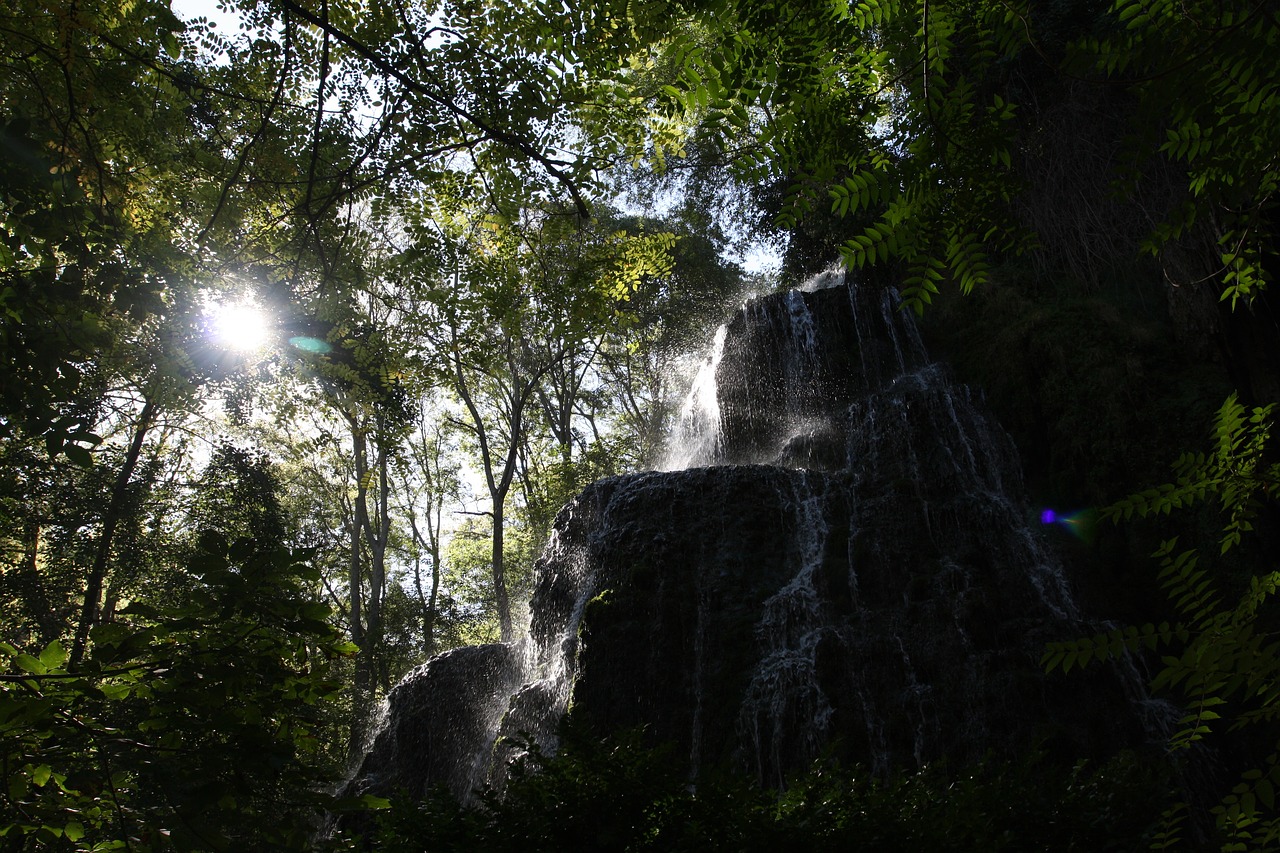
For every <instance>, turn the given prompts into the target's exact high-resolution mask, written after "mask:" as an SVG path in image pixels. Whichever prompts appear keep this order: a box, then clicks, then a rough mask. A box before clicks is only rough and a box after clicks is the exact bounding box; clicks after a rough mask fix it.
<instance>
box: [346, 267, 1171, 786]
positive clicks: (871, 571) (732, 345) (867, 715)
mask: <svg viewBox="0 0 1280 853" xmlns="http://www.w3.org/2000/svg"><path fill="white" fill-rule="evenodd" d="M662 467H663V468H664V470H661V471H650V472H641V473H637V474H630V475H624V476H620V477H612V478H608V479H606V480H602V481H600V482H597V483H595V484H593V485H592V486H590V487H588V488H587V489H586V490H585V491H584V492H583V493H582V494H581V495H579V496H578V497H577V498H575V499H574V500H573V501H571V502H570V503H569V504H568V505H567V506H566V507H565V508H564V509H563V510H562V511H561V513H560V514H559V516H558V517H557V519H556V522H555V526H554V527H555V532H554V534H553V537H552V540H551V542H550V543H549V545H548V546H547V548H546V550H545V551H544V552H543V555H542V557H541V558H540V559H539V560H538V563H537V567H536V572H537V577H536V585H535V590H534V594H533V599H532V601H531V603H530V624H529V635H528V639H527V640H526V641H525V642H524V644H522V645H520V646H518V647H507V646H486V647H479V649H478V650H455V651H454V652H450V653H446V654H445V655H442V656H440V657H437V658H435V659H433V660H432V661H431V662H430V663H428V664H426V665H425V666H424V667H423V668H421V669H420V670H419V671H417V672H416V673H415V674H414V675H413V676H412V677H411V678H410V679H408V680H407V681H406V682H405V683H403V684H402V685H400V686H399V687H397V688H396V690H395V691H394V692H393V694H392V697H391V702H390V710H389V717H390V720H389V722H388V724H387V726H386V727H385V729H384V730H383V732H382V733H381V734H380V735H379V739H378V742H377V743H375V745H374V747H373V749H372V751H371V752H370V754H369V757H368V759H367V760H366V762H365V766H364V768H362V771H361V775H360V776H359V780H358V781H360V784H362V785H364V787H365V788H366V789H369V790H379V789H381V790H388V788H389V786H392V785H394V784H399V785H400V786H401V787H405V788H408V789H409V790H410V792H411V793H413V792H415V791H416V792H421V791H422V790H424V786H426V785H428V784H431V783H433V782H441V781H443V782H445V783H446V784H449V785H450V786H451V787H452V788H453V790H454V791H455V793H456V794H458V796H460V797H465V796H467V794H468V793H469V792H470V791H471V790H472V789H474V788H475V787H476V786H478V785H489V786H491V787H494V788H501V787H502V784H503V780H504V778H505V768H506V766H507V764H508V763H509V762H510V761H511V760H512V759H513V758H515V757H518V755H519V747H513V746H511V745H510V743H509V740H508V739H509V738H511V737H513V736H515V735H518V734H519V735H521V736H522V737H528V738H531V739H532V740H533V741H534V742H535V743H537V744H538V745H539V747H540V748H541V749H542V750H543V751H544V752H548V753H550V752H554V750H555V749H556V747H557V745H558V734H559V727H560V726H561V724H562V722H566V723H567V724H568V725H572V726H574V727H576V728H577V729H579V730H580V731H583V732H587V733H590V734H592V735H593V736H601V737H604V736H607V735H608V734H610V733H614V732H620V731H625V730H630V729H640V730H643V731H644V732H645V735H646V737H648V738H650V739H651V740H652V741H653V742H655V743H666V744H674V745H675V746H676V748H677V752H678V754H681V755H683V756H687V763H688V769H689V775H690V777H691V778H695V779H696V777H697V775H698V773H699V771H700V768H703V767H719V768H726V767H731V768H737V769H738V770H740V771H742V772H746V773H750V774H753V775H754V776H755V777H756V778H758V779H759V781H760V782H761V783H762V784H765V785H770V786H775V787H782V786H784V785H785V784H786V780H787V779H788V778H789V777H791V776H792V775H793V774H795V773H798V772H802V771H803V770H804V769H806V768H807V767H808V766H809V765H810V764H811V762H813V761H814V760H816V759H818V758H819V757H821V756H831V757H835V758H839V759H841V760H845V761H848V762H856V763H861V764H863V765H864V766H867V767H869V768H871V769H872V770H873V771H874V772H876V773H880V774H888V773H890V772H893V771H896V770H911V769H916V768H919V767H923V766H924V765H926V764H929V763H932V762H936V761H944V760H945V761H950V762H955V763H957V764H964V763H966V762H976V761H979V760H982V759H983V758H984V757H987V756H989V755H991V754H996V755H1004V756H1008V757H1012V756H1016V755H1019V754H1020V753H1021V752H1022V751H1025V750H1027V749H1031V748H1044V747H1045V745H1046V744H1049V745H1052V747H1053V748H1054V749H1058V750H1060V751H1062V752H1063V753H1064V754H1068V755H1072V756H1074V757H1087V756H1093V755H1106V754H1110V752H1111V751H1113V750H1114V749H1117V748H1120V747H1122V746H1129V745H1134V744H1141V743H1143V742H1145V741H1147V740H1149V739H1151V738H1152V737H1153V735H1152V733H1150V732H1149V731H1147V730H1145V729H1144V728H1143V722H1142V720H1141V719H1140V717H1141V716H1142V715H1141V714H1140V713H1138V712H1136V711H1135V702H1134V701H1133V696H1134V695H1136V694H1135V687H1134V683H1133V678H1132V677H1131V676H1130V675H1126V674H1125V673H1118V672H1116V671H1113V670H1106V669H1104V668H1098V669H1096V670H1093V671H1090V672H1088V673H1086V675H1085V676H1084V678H1083V680H1073V681H1071V682H1067V681H1066V680H1064V679H1056V680H1055V679H1051V678H1048V677H1046V676H1045V674H1044V673H1043V672H1042V671H1041V669H1040V667H1039V665H1038V659H1039V656H1040V652H1041V650H1042V649H1043V648H1044V644H1045V642H1046V641H1049V640H1060V639H1068V638H1074V637H1077V636H1080V635H1082V634H1085V633H1088V632H1089V627H1088V625H1087V623H1086V621H1085V617H1084V615H1083V614H1082V613H1081V612H1080V607H1079V605H1078V604H1077V603H1076V601H1075V599H1074V597H1073V594H1072V588H1071V586H1072V585H1071V583H1070V581H1069V579H1068V578H1067V577H1066V575H1065V574H1064V572H1063V569H1062V567H1061V565H1060V564H1059V561H1057V560H1056V559H1055V558H1054V556H1053V555H1052V554H1051V553H1050V552H1049V551H1048V550H1047V549H1046V547H1045V545H1044V543H1043V542H1042V540H1041V536H1042V533H1041V531H1039V530H1038V528H1037V527H1036V526H1034V524H1033V514H1032V512H1031V510H1030V508H1029V506H1028V505H1027V502H1026V499H1025V496H1024V495H1023V494H1022V492H1021V475H1020V472H1019V466H1018V460H1017V456H1016V453H1015V451H1014V448H1013V446H1012V443H1011V442H1010V440H1009V438H1008V436H1007V435H1006V434H1005V433H1004V432H1003V430H1001V429H1000V428H999V427H998V426H997V425H996V424H995V423H994V422H993V421H992V420H991V419H990V418H989V417H988V416H987V415H986V414H985V413H984V412H983V411H982V409H981V407H980V406H979V405H978V403H977V402H976V401H975V400H974V398H973V395H972V394H970V392H969V391H968V389H967V388H965V387H964V386H963V385H960V384H957V383H956V382H954V381H953V380H952V379H951V377H950V375H949V373H948V371H947V370H946V368H945V367H944V366H943V365H941V364H938V363H936V362H934V361H932V360H930V358H929V356H928V353H927V352H926V350H925V347H924V345H923V343H922V342H921V338H920V334H919V331H918V329H917V328H916V325H915V323H914V320H913V318H912V317H911V316H910V315H909V314H908V313H906V312H904V311H902V310H900V308H899V306H898V303H897V298H896V294H895V293H894V292H892V291H891V290H885V289H876V288H871V287H861V286H858V284H857V283H856V282H854V281H852V280H851V279H850V278H849V277H848V276H846V275H845V274H844V273H843V272H841V271H839V270H831V271H828V272H827V273H824V274H823V275H821V276H818V277H816V278H815V279H813V280H811V281H810V282H808V283H807V284H806V286H804V287H802V288H799V289H797V290H793V291H788V292H786V293H781V294H774V295H770V296H764V297H758V298H755V299H752V300H749V301H748V302H747V303H746V304H744V305H743V306H742V308H741V309H740V310H739V311H737V312H736V313H735V314H734V315H733V316H732V317H730V318H729V319H728V320H727V321H726V323H725V324H724V325H722V326H721V327H720V328H719V329H718V330H717V332H716V334H715V337H714V339H713V341H712V343H711V346H710V349H709V352H708V353H707V355H706V356H705V357H704V359H703V360H702V362H701V364H700V367H699V370H698V371H697V375H696V377H695V379H694V381H693V385H692V388H691V389H690V391H689V394H688V397H687V398H686V400H685V405H684V408H683V410H682V414H681V418H680V421H679V424H678V425H677V427H676V429H675V432H674V434H673V436H672V441H671V446H670V448H669V452H668V454H667V457H666V460H665V462H664V465H663V466H662ZM432 696H434V697H435V698H434V699H429V698H427V697H432ZM1148 716H1149V715H1148Z"/></svg>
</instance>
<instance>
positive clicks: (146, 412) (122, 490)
mask: <svg viewBox="0 0 1280 853" xmlns="http://www.w3.org/2000/svg"><path fill="white" fill-rule="evenodd" d="M155 417H156V401H155V398H154V397H151V396H148V397H145V398H144V403H143V405H142V412H141V413H139V415H138V422H137V423H136V424H135V425H134V428H133V440H132V441H131V442H130V443H129V450H128V452H126V453H125V457H124V464H123V465H121V466H120V473H119V474H118V475H117V476H116V481H115V485H113V486H112V488H111V495H110V497H109V498H108V500H107V508H106V511H105V512H104V513H103V515H102V532H101V533H100V534H99V535H98V547H97V549H96V551H95V553H94V557H93V566H92V567H91V568H90V569H89V576H88V577H87V578H86V579H85V589H84V604H83V606H82V607H81V610H80V623H79V624H78V625H77V626H76V634H75V639H74V640H73V641H72V643H71V655H70V658H69V663H68V666H69V667H70V668H72V669H74V668H76V667H77V666H79V665H80V662H81V661H82V660H83V659H84V654H85V650H86V649H87V648H88V646H89V631H90V630H91V629H92V628H93V626H94V625H95V624H96V623H97V621H98V613H99V609H100V607H101V604H102V588H103V584H104V583H105V581H106V577H107V568H108V567H109V565H110V562H111V545H112V540H113V539H114V537H115V532H116V527H117V525H119V523H120V516H121V515H122V514H123V512H124V506H125V498H126V494H127V492H128V490H129V481H130V480H131V479H133V472H134V470H135V469H136V468H137V467H138V457H139V456H140V455H142V444H143V442H144V441H145V440H146V437H147V433H148V432H149V431H150V430H151V427H152V425H153V424H154V422H155Z"/></svg>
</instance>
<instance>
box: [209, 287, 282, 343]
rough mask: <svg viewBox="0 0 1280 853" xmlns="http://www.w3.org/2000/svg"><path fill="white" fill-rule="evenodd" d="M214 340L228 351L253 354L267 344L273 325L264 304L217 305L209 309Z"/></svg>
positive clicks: (243, 301) (220, 303)
mask: <svg viewBox="0 0 1280 853" xmlns="http://www.w3.org/2000/svg"><path fill="white" fill-rule="evenodd" d="M209 320H210V324H209V325H210V329H211V331H212V334H213V339H214V341H215V342H216V343H217V344H218V345H219V346H223V347H226V348H227V349H234V350H238V351H240V352H252V351H254V350H259V349H262V348H263V347H265V346H266V345H267V341H268V339H269V338H270V336H271V322H270V319H269V318H268V317H267V313H266V311H264V310H263V309H262V307H261V306H260V305H257V304H256V303H254V302H251V301H248V300H242V301H239V302H215V303H213V304H211V305H210V306H209Z"/></svg>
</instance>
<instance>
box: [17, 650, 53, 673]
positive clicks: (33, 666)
mask: <svg viewBox="0 0 1280 853" xmlns="http://www.w3.org/2000/svg"><path fill="white" fill-rule="evenodd" d="M13 662H14V663H15V664H17V665H18V667H19V668H20V669H22V670H23V671H25V672H30V673H32V674H33V675H44V674H45V673H47V672H48V671H49V668H48V667H47V666H45V665H44V664H43V663H41V662H40V660H39V658H34V657H32V656H31V655H28V654H21V655H18V656H17V657H16V658H14V659H13Z"/></svg>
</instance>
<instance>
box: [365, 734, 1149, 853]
mask: <svg viewBox="0 0 1280 853" xmlns="http://www.w3.org/2000/svg"><path fill="white" fill-rule="evenodd" d="M522 762H523V763H522V764H520V765H517V767H516V769H515V770H516V772H515V776H514V778H513V779H512V781H510V782H509V783H508V784H507V787H506V789H505V795H504V796H503V797H502V798H499V797H497V796H495V795H493V794H488V795H485V796H484V797H483V798H482V801H481V803H480V804H479V805H478V806H475V807H463V806H460V805H458V804H457V803H456V802H455V801H453V800H452V799H451V798H450V797H449V796H448V795H447V794H444V793H441V794H437V795H435V796H432V797H429V798H428V799H427V800H426V801H425V802H422V803H413V802H409V801H405V800H400V801H396V802H394V803H393V805H392V807H391V809H390V810H389V811H387V812H386V813H384V814H382V815H381V816H380V830H379V832H378V834H377V835H376V841H375V843H374V845H373V846H374V849H377V850H379V851H384V853H420V851H433V852H434V853H443V851H464V850H466V851H470V850H494V851H506V850H511V851H516V850H521V851H539V850H547V851H552V850H555V851H566V850H583V851H587V850H592V851H598V850H609V851H623V850H626V851H648V850H652V851H673V850H689V851H692V850H734V851H761V852H762V853H763V851H770V850H779V849H783V850H813V851H827V850H830V851H836V850H881V851H896V850H900V851H909V850H946V851H991V850H1061V851H1068V850H1075V851H1086V850H1087V851H1103V850H1116V851H1120V850H1134V849H1137V847H1138V846H1139V845H1140V843H1141V841H1142V839H1143V838H1144V835H1145V833H1146V832H1147V831H1148V829H1149V828H1150V827H1151V825H1152V824H1153V822H1154V821H1155V819H1156V817H1157V816H1158V814H1159V812H1160V809H1161V808H1162V805H1163V802H1164V792H1165V783H1164V781H1163V780H1162V779H1161V778H1160V773H1159V772H1157V771H1154V770H1153V769H1152V768H1150V767H1147V766H1145V765H1144V764H1143V762H1141V761H1140V760H1138V759H1137V758H1136V757H1135V756H1133V755H1123V756H1119V757H1117V758H1116V759H1114V760H1113V761H1111V762H1109V763H1107V764H1105V765H1101V766H1086V765H1078V766H1075V767H1053V766H1051V765H1049V764H1048V763H1047V762H1044V761H1041V760H1039V759H1036V758H1029V759H1027V760H1026V761H1024V762H1021V763H1020V764H1018V765H1016V766H995V765H992V766H988V767H984V768H982V769H980V770H978V771H974V772H970V773H967V774H963V775H960V776H949V775H948V774H947V773H945V772H943V771H942V770H941V769H939V768H930V769H926V770H924V771H921V772H919V773H915V774H911V775H902V776H898V777H896V778H894V779H891V780H888V781H884V780H877V779H875V778H873V777H870V776H869V775H867V774H866V773H865V772H863V771H861V770H852V771H850V770H841V769H839V768H831V767H822V766H819V767H815V769H814V770H813V771H812V772H811V773H810V774H808V775H807V776H806V777H805V778H803V779H799V780H797V781H796V782H795V784H794V785H792V786H791V787H790V788H789V789H788V790H786V791H785V792H782V793H777V792H771V791H762V790H760V789H759V788H757V787H755V786H754V785H753V784H752V783H750V782H748V781H746V780H743V779H738V778H734V777H723V778H720V779H715V780H708V779H703V780H700V781H699V782H698V783H697V784H696V785H692V784H690V783H689V781H688V779H687V777H686V776H685V775H684V774H683V772H682V771H681V770H680V769H679V762H677V761H674V760H673V758H672V756H671V755H670V753H669V751H665V750H654V749H652V748H645V747H643V746H641V743H640V739H639V738H637V737H626V736H623V737H620V738H619V739H618V740H616V741H613V742H611V743H607V744H596V745H590V746H588V745H583V744H579V745H570V746H568V747H566V748H565V749H563V750H562V751H561V753H560V754H559V755H557V756H556V757H555V758H552V759H548V758H546V757H544V756H542V755H540V754H539V753H537V752H536V751H534V752H532V753H531V754H530V755H528V756H526V757H525V758H524V759H522ZM535 769H536V771H537V772H532V771H534V770H535Z"/></svg>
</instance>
